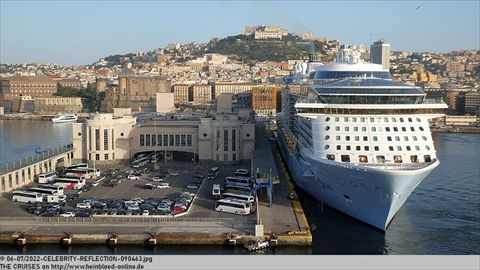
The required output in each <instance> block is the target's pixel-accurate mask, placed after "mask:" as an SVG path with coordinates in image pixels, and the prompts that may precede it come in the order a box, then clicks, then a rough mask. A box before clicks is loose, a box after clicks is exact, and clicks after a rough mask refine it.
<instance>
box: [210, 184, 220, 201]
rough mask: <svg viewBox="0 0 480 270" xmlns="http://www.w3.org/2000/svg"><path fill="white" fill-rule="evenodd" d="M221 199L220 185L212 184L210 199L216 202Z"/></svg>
mask: <svg viewBox="0 0 480 270" xmlns="http://www.w3.org/2000/svg"><path fill="white" fill-rule="evenodd" d="M221 197H222V193H221V190H220V185H219V184H214V185H213V188H212V198H213V199H214V200H218V199H220V198H221Z"/></svg>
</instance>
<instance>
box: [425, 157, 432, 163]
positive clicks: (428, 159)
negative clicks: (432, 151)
mask: <svg viewBox="0 0 480 270" xmlns="http://www.w3.org/2000/svg"><path fill="white" fill-rule="evenodd" d="M423 160H425V162H432V158H431V157H430V155H424V156H423Z"/></svg>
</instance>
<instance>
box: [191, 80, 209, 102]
mask: <svg viewBox="0 0 480 270" xmlns="http://www.w3.org/2000/svg"><path fill="white" fill-rule="evenodd" d="M191 93H192V101H193V102H196V103H202V104H209V103H211V102H212V86H211V85H210V84H195V85H192V86H191Z"/></svg>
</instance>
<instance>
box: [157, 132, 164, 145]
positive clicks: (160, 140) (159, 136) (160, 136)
mask: <svg viewBox="0 0 480 270" xmlns="http://www.w3.org/2000/svg"><path fill="white" fill-rule="evenodd" d="M162 138H163V137H162V134H157V145H158V146H162V145H163V141H162Z"/></svg>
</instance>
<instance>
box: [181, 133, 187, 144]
mask: <svg viewBox="0 0 480 270" xmlns="http://www.w3.org/2000/svg"><path fill="white" fill-rule="evenodd" d="M186 145H187V135H185V134H182V135H180V146H186Z"/></svg>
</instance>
